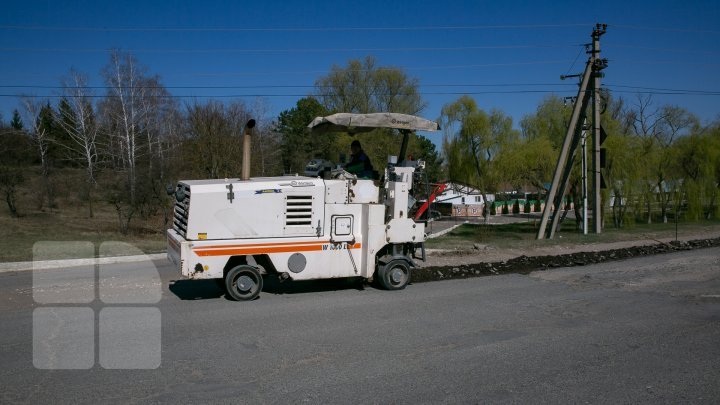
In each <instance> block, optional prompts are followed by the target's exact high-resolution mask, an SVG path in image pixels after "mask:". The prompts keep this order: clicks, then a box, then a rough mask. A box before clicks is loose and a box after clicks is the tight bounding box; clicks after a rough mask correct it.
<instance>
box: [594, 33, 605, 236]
mask: <svg viewBox="0 0 720 405" xmlns="http://www.w3.org/2000/svg"><path fill="white" fill-rule="evenodd" d="M606 31H607V25H605V24H597V25H596V26H595V29H594V30H593V33H592V39H593V42H592V44H593V45H592V56H591V59H592V60H593V132H592V141H593V155H592V156H593V158H592V164H593V219H594V221H593V222H594V225H595V226H594V230H595V233H601V232H602V197H601V195H600V188H601V187H602V185H601V182H602V179H601V174H600V143H602V140H601V139H600V138H601V130H600V79H601V78H602V77H603V76H604V74H603V73H602V72H601V71H602V70H603V69H605V68H606V67H607V59H600V37H601V36H603V34H605V32H606Z"/></svg>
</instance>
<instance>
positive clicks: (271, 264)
mask: <svg viewBox="0 0 720 405" xmlns="http://www.w3.org/2000/svg"><path fill="white" fill-rule="evenodd" d="M252 126H254V121H252V120H251V121H250V122H248V125H247V126H246V128H245V135H244V142H243V143H244V151H243V155H244V158H243V173H242V178H234V179H220V180H188V181H180V182H179V183H178V184H177V186H176V187H175V189H172V188H170V190H168V192H169V193H172V194H174V198H175V212H174V223H173V228H172V229H168V231H167V241H168V257H169V259H170V260H171V261H172V262H173V263H174V264H175V265H176V266H178V268H179V270H180V272H181V273H182V275H183V276H185V277H187V278H190V279H217V280H218V281H219V282H221V285H222V286H223V287H224V288H225V289H226V291H227V293H228V295H229V297H230V298H232V299H235V300H252V299H254V298H256V297H257V296H258V294H259V293H260V291H262V288H263V277H271V276H274V277H278V278H279V279H280V280H281V281H284V280H288V279H290V280H313V279H329V278H341V277H359V278H364V279H366V280H369V281H373V280H375V281H377V282H378V283H379V284H380V286H382V287H383V288H385V289H387V290H400V289H403V288H405V286H406V285H407V284H408V283H409V282H410V273H411V269H412V268H413V267H415V266H416V265H415V262H414V259H416V258H420V259H422V260H424V259H425V249H424V241H425V223H424V222H416V221H415V220H414V219H413V216H412V215H411V211H412V209H413V206H414V205H415V201H414V199H413V198H412V193H411V192H412V187H413V184H414V178H417V177H418V174H419V172H420V171H422V169H424V162H422V161H409V160H405V159H403V158H402V157H404V156H406V155H407V145H408V139H409V135H410V134H411V133H412V132H414V131H437V130H438V129H439V127H438V124H437V123H435V122H433V121H429V120H426V119H423V118H419V117H416V116H412V115H405V114H397V113H376V114H349V113H340V114H334V115H330V116H327V117H317V118H315V119H314V120H313V122H312V123H310V125H308V128H309V132H310V135H311V136H317V135H320V136H322V134H324V133H329V132H347V133H349V134H351V135H355V134H359V133H363V132H368V131H371V130H374V129H376V128H393V129H396V130H398V131H399V132H400V133H401V134H402V136H403V137H402V138H403V140H402V145H401V148H400V153H399V155H398V156H400V157H401V158H400V159H398V158H397V157H394V156H390V157H389V158H388V162H389V163H388V164H387V166H386V168H385V172H384V176H383V179H384V180H383V182H382V186H383V187H382V188H380V187H378V186H377V185H376V183H375V181H373V180H362V179H358V178H356V177H355V176H354V175H352V174H350V173H347V172H345V171H344V170H341V169H340V170H337V171H334V172H333V173H332V175H331V176H329V177H332V178H331V179H323V178H320V177H317V178H312V177H304V176H281V177H255V178H249V171H250V170H249V168H250V166H249V162H250V148H249V143H250V142H249V140H250V128H252Z"/></svg>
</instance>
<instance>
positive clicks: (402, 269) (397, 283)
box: [378, 259, 410, 291]
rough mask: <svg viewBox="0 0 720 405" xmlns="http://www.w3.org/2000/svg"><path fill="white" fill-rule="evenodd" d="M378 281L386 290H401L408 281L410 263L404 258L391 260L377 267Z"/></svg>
mask: <svg viewBox="0 0 720 405" xmlns="http://www.w3.org/2000/svg"><path fill="white" fill-rule="evenodd" d="M378 282H379V283H380V286H382V288H384V289H386V290H391V291H393V290H402V289H403V288H405V286H407V285H408V284H409V283H410V265H409V264H408V263H407V262H406V261H405V260H399V259H398V260H392V261H390V263H388V264H386V265H385V266H383V267H380V268H379V269H378Z"/></svg>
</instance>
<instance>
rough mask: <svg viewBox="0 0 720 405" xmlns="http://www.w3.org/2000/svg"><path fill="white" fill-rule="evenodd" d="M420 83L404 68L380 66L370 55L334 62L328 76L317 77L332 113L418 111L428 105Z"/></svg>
mask: <svg viewBox="0 0 720 405" xmlns="http://www.w3.org/2000/svg"><path fill="white" fill-rule="evenodd" d="M418 83H419V82H418V80H417V79H414V78H410V77H408V76H407V75H406V74H405V72H403V71H402V69H399V68H394V67H378V66H376V62H375V59H374V58H373V57H371V56H368V57H366V58H365V59H364V60H358V59H352V60H350V61H349V62H348V64H347V66H346V67H340V66H337V65H335V66H333V67H332V68H331V69H330V73H329V74H328V75H327V76H323V77H321V78H319V79H318V80H317V81H315V93H316V95H317V98H318V100H319V101H320V103H321V104H322V105H323V106H324V107H325V108H326V109H327V110H328V111H329V112H331V113H333V112H346V113H360V114H366V113H373V112H396V113H404V114H417V113H419V112H420V111H422V110H423V109H424V108H425V103H424V102H423V100H422V97H421V96H420V92H419V90H418Z"/></svg>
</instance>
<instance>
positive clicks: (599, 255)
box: [412, 238, 720, 283]
mask: <svg viewBox="0 0 720 405" xmlns="http://www.w3.org/2000/svg"><path fill="white" fill-rule="evenodd" d="M714 246H720V238H713V239H697V240H691V241H686V242H670V243H658V244H656V245H648V246H633V247H627V248H622V249H613V250H607V251H601V252H579V253H570V254H562V255H556V256H519V257H516V258H513V259H510V260H507V261H500V262H480V263H475V264H463V265H458V266H434V267H424V268H418V269H415V270H413V275H412V280H413V282H416V283H422V282H427V281H438V280H450V279H458V278H469V277H484V276H494V275H499V274H509V273H518V274H529V273H531V272H533V271H542V270H547V269H549V268H555V267H573V266H585V265H589V264H595V263H603V262H609V261H613V260H623V259H629V258H632V257H639V256H649V255H656V254H662V253H669V252H676V251H681V250H691V249H701V248H707V247H714Z"/></svg>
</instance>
